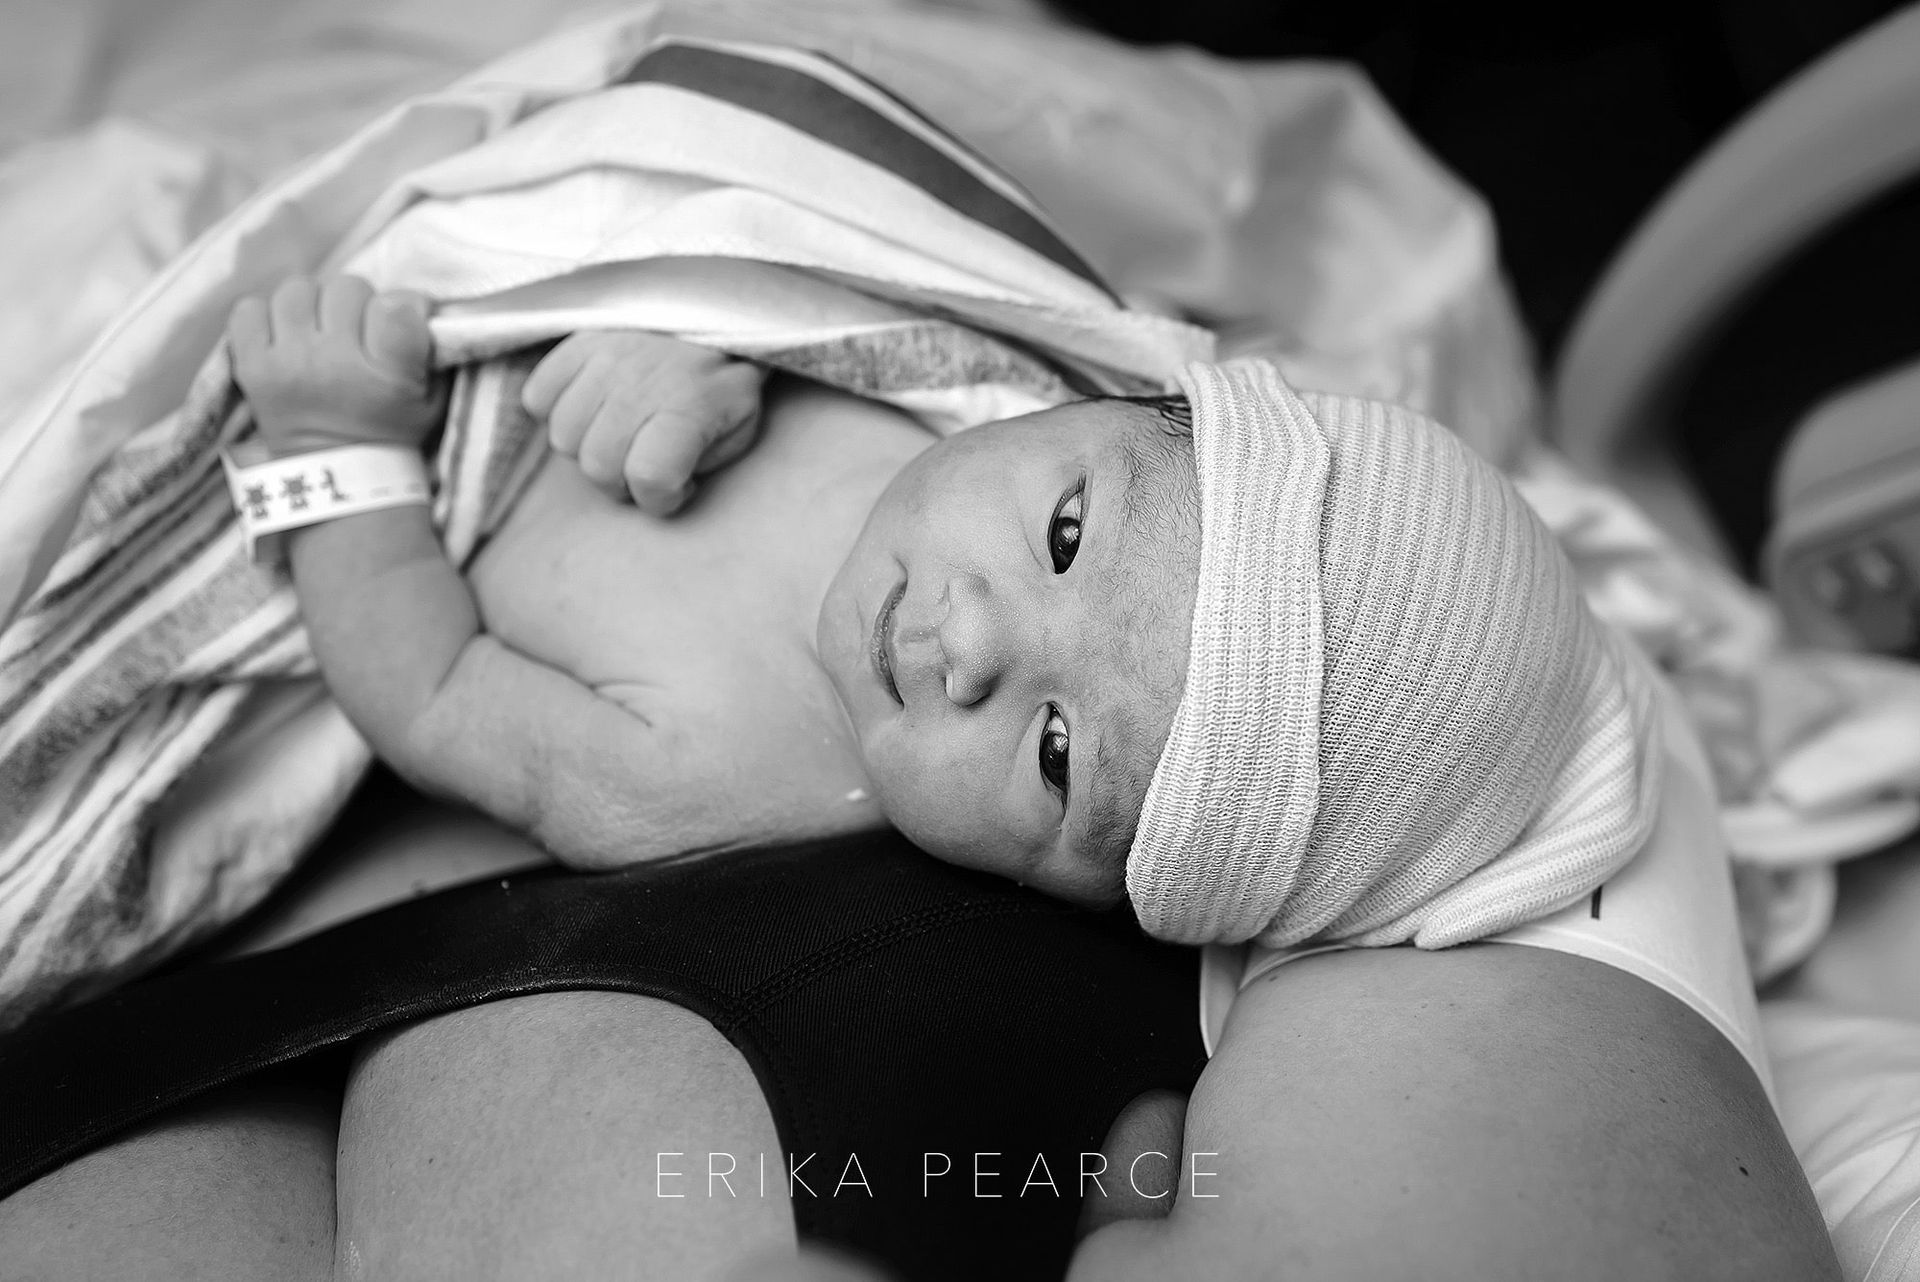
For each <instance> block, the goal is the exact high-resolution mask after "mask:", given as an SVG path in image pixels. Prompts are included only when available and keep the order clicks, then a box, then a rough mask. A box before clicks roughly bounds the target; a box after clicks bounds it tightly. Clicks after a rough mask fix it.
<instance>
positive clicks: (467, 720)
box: [228, 278, 714, 867]
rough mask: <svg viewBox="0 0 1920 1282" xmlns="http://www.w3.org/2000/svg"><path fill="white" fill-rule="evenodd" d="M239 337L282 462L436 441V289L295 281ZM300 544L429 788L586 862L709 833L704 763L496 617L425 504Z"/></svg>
mask: <svg viewBox="0 0 1920 1282" xmlns="http://www.w3.org/2000/svg"><path fill="white" fill-rule="evenodd" d="M228 341H229V344H230V346H231V349H232V352H233V359H234V370H235V375H236V378H237V379H238V381H239V382H240V385H241V387H242V388H243V389H244V390H245V392H246V394H247V397H248V400H249V401H250V402H251V403H252V406H253V410H254V414H255V417H256V419H257V421H258V423H259V426H260V431H261V435H262V437H263V438H264V439H265V441H266V442H267V444H268V446H269V447H270V448H271V449H272V451H273V453H274V454H275V455H276V456H283V455H288V454H299V453H306V452H308V451H312V450H317V449H327V448H331V447H334V446H339V445H353V444H388V445H393V444H398V445H405V446H408V447H410V448H419V447H420V446H421V445H422V444H423V443H424V441H425V440H426V438H427V437H428V436H429V435H430V434H431V432H432V431H433V429H434V428H435V426H436V425H437V424H438V423H439V422H440V421H441V418H442V416H443V415H444V412H445V396H444V392H443V389H442V388H441V386H440V385H439V383H438V382H437V380H435V379H434V378H433V376H432V374H431V372H430V368H429V364H428V358H429V355H430V351H431V339H430V337H429V335H428V332H427V327H426V306H425V303H424V300H422V299H419V298H417V297H413V296H407V295H398V294H384V295H379V296H376V295H375V294H374V293H373V291H372V289H371V288H370V287H369V286H367V285H366V283H365V282H363V281H358V280H354V279H352V278H340V279H335V280H329V281H327V282H325V283H324V284H322V285H317V284H316V283H315V282H313V281H309V280H292V281H288V282H286V283H284V284H282V285H281V286H280V287H279V289H277V290H276V291H275V292H274V294H273V296H272V298H271V300H262V299H257V298H256V299H248V300H245V301H243V302H242V303H241V304H240V305H239V306H238V307H236V308H235V309H234V313H233V317H232V320H231V321H230V323H229V326H228ZM290 554H291V558H292V569H293V577H294V584H295V587H296V589H297V590H298V592H299V595H300V605H301V612H302V614H303V615H304V617H305V620H306V623H307V628H308V632H309V634H310V636H311V638H312V643H313V647H314V653H315V655H316V656H317V657H318V659H319V662H320V667H321V671H322V672H323V673H324V674H325V676H326V679H327V683H328V685H329V687H330V688H331V690H332V692H333V694H334V696H335V698H337V699H338V700H339V702H340V705H341V707H342V708H343V709H344V710H345V712H346V714H347V716H348V718H349V719H350V720H351V721H352V722H353V723H354V725H355V726H356V727H358V728H359V730H360V731H361V733H363V734H364V735H365V736H366V737H367V739H368V741H369V742H370V743H371V744H372V746H373V748H374V750H375V752H377V753H378V754H379V755H380V756H381V757H382V758H384V759H385V760H386V761H387V762H388V763H389V764H391V765H392V766H393V767H394V768H395V769H396V770H398V771H399V772H400V773H401V774H402V775H403V776H405V777H406V778H407V779H409V780H410V781H411V782H413V783H415V784H416V785H417V786H419V787H421V788H423V789H426V790H428V791H433V792H440V793H445V794H451V795H453V796H455V797H458V798H460V799H462V800H464V801H466V802H468V803H469V804H471V805H474V806H477V807H479V808H481V809H484V810H486V811H488V812H490V813H492V814H494V815H495V816H496V817H498V818H500V819H501V820H502V821H504V822H506V823H509V824H511V825H513V826H515V827H518V828H520V829H522V830H523V831H526V832H528V833H531V834H532V835H533V836H534V837H535V838H537V839H538V840H540V841H541V842H542V843H543V844H545V845H546V846H547V847H548V848H549V849H550V850H552V851H553V852H554V853H555V854H556V855H558V856H559V857H560V858H562V859H564V860H566V861H567V862H569V863H572V864H575V865H577V866H586V867H603V866H607V865H610V864H621V863H630V862H634V861H636V860H638V859H644V858H647V857H649V856H650V855H658V854H664V853H671V852H673V851H677V850H679V849H683V848H685V847H686V846H687V845H689V844H693V843H695V842H697V841H699V840H700V839H701V837H702V835H703V834H702V833H701V832H700V830H699V829H700V823H701V820H702V819H703V818H704V820H705V822H706V823H707V824H709V825H711V824H712V823H713V822H714V818H713V815H714V806H713V799H712V798H709V797H706V796H704V795H702V794H703V792H704V790H703V789H701V788H699V787H698V786H697V784H698V778H697V775H698V770H699V763H698V762H689V760H688V758H687V756H686V754H685V752H684V751H681V752H678V753H675V752H673V751H671V747H672V745H671V744H669V743H668V742H666V741H665V740H666V736H665V735H664V733H663V732H662V731H661V730H660V729H659V728H658V727H656V726H654V725H652V724H650V723H649V722H648V721H647V720H645V719H643V718H642V717H641V716H640V715H638V714H636V713H634V712H632V711H629V710H628V709H627V708H626V707H623V706H621V705H619V704H615V703H613V702H611V701H610V700H607V699H603V698H601V697H600V696H599V695H597V694H595V693H594V692H593V691H592V690H591V689H589V688H587V687H586V686H584V685H582V684H581V683H580V682H579V681H577V680H575V679H574V678H573V677H571V676H569V675H567V674H566V673H564V672H561V671H559V670H557V669H555V668H552V667H549V666H547V665H545V664H542V663H538V662H536V661H534V660H532V659H530V658H528V657H527V656H525V655H523V654H520V653H519V652H517V651H515V650H512V649H510V648H509V647H507V646H505V645H503V644H501V643H500V642H499V641H498V640H496V639H495V638H493V637H491V636H489V635H488V634H487V633H486V632H485V631H484V630H483V627H482V624H481V621H480V618H479V614H478V612H477V610H476V609H475V606H474V601H473V597H472V595H471V594H470V592H469V591H468V589H467V585H466V581H465V580H464V579H462V578H461V576H460V575H459V573H458V572H457V571H456V570H455V569H454V568H453V566H452V565H451V564H450V563H449V562H448V561H447V559H446V557H445V555H444V554H443V552H442V551H441V548H440V544H439V540H438V539H437V538H436V536H435V534H434V531H433V528H432V525H431V523H430V522H429V520H428V514H427V509H426V508H425V507H423V506H418V505H415V506H407V507H397V508H388V509H384V510H381V511H375V512H368V513H364V514H362V515H358V516H352V517H346V518H343V519H338V520H332V521H327V522H324V523H322V524H319V525H313V526H307V527H304V528H302V529H299V530H295V531H293V532H292V533H291V535H290ZM690 775H693V776H696V777H694V778H689V776H690ZM688 784H693V785H695V786H691V787H690V786H686V785H688Z"/></svg>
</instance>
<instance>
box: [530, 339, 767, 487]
mask: <svg viewBox="0 0 1920 1282" xmlns="http://www.w3.org/2000/svg"><path fill="white" fill-rule="evenodd" d="M765 378H766V371H764V370H763V369H761V368H760V367H759V366H757V365H752V364H749V363H748V362H746V361H740V360H735V359H733V358H732V357H729V356H727V355H726V354H725V353H723V352H716V351H713V350H711V349H709V348H705V347H696V346H694V345H693V344H691V343H685V342H681V341H680V340H679V339H675V338H666V337H663V336H661V335H659V334H648V333H643V332H640V331H594V330H583V331H581V332H580V333H577V334H575V335H573V336H572V337H571V338H569V339H567V340H566V341H565V342H562V343H561V344H560V345H559V346H557V347H555V348H554V349H553V350H552V351H550V352H548V353H547V354H546V356H545V357H544V358H542V360H541V361H540V364H539V365H537V366H536V367H535V368H534V371H533V373H532V374H531V375H530V376H529V377H528V378H527V384H526V387H525V388H524V389H523V390H522V392H521V400H522V402H523V403H524V404H525V405H526V407H527V412H528V413H530V414H532V415H533V416H534V417H535V418H537V419H544V420H545V421H546V424H547V439H548V440H549V441H550V442H551V443H552V445H553V448H554V450H555V452H556V453H560V454H565V455H566V456H568V457H569V458H572V459H574V460H575V461H577V462H578V463H579V464H580V471H581V473H582V474H584V475H585V476H586V478H587V479H588V480H590V481H592V482H593V483H594V484H595V485H598V486H600V487H601V488H602V489H604V490H607V491H608V492H609V493H612V494H614V495H616V496H618V495H621V494H626V495H630V496H631V497H632V499H633V501H634V504H635V505H636V506H637V507H639V508H640V509H641V510H642V511H644V512H648V513H650V514H652V515H654V516H668V515H671V514H672V513H673V512H675V511H677V510H679V508H680V507H681V505H682V504H684V503H685V502H686V501H687V499H688V498H689V497H690V496H691V495H692V493H693V482H694V478H696V477H699V476H704V475H705V474H707V473H709V472H712V471H715V470H716V469H718V468H721V467H724V466H726V465H727V464H728V463H731V462H733V460H735V459H737V458H739V457H740V456H741V455H742V454H744V453H746V452H747V450H748V449H749V448H750V447H751V446H752V445H753V440H754V436H755V434H756V433H757V431H758V429H759V423H760V387H761V384H762V382H764V381H765Z"/></svg>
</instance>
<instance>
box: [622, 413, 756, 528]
mask: <svg viewBox="0 0 1920 1282" xmlns="http://www.w3.org/2000/svg"><path fill="white" fill-rule="evenodd" d="M732 381H733V382H737V381H738V380H732ZM730 386H731V383H729V384H728V385H723V386H722V387H720V388H715V387H712V386H710V387H709V388H708V389H707V393H708V394H707V395H704V396H699V397H691V398H689V399H687V400H683V401H679V402H676V403H674V404H672V405H668V406H666V407H664V408H662V409H661V410H660V411H659V412H657V413H655V414H654V415H653V416H652V417H651V418H649V419H648V420H647V422H646V423H645V424H644V425H643V426H642V427H641V430H640V431H639V432H637V433H635V435H634V438H633V444H632V445H631V446H630V447H629V448H628V450H627V455H626V460H625V464H624V466H623V467H622V469H621V470H622V475H623V476H624V478H625V481H626V488H627V493H628V494H630V495H631V496H632V497H633V501H634V505H635V506H637V507H638V508H640V510H641V511H643V512H649V513H652V514H653V515H655V516H668V515H671V514H672V513H674V512H676V511H678V510H679V509H680V507H681V505H682V504H684V503H685V502H686V501H687V499H688V498H689V497H690V496H691V495H692V494H693V478H694V476H695V475H696V474H698V473H700V472H703V471H712V470H713V469H714V468H717V467H719V466H722V465H723V464H724V463H726V462H731V461H732V460H733V459H735V458H738V457H739V456H740V455H741V454H743V453H745V452H746V449H747V447H748V446H749V445H751V444H752V443H753V427H754V424H755V422H757V420H758V417H759V409H760V406H759V398H758V397H757V396H740V395H734V394H729V390H728V389H729V388H730ZM716 454H720V455H724V457H723V458H721V459H720V460H719V461H715V460H714V458H713V456H714V455H716Z"/></svg>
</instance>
